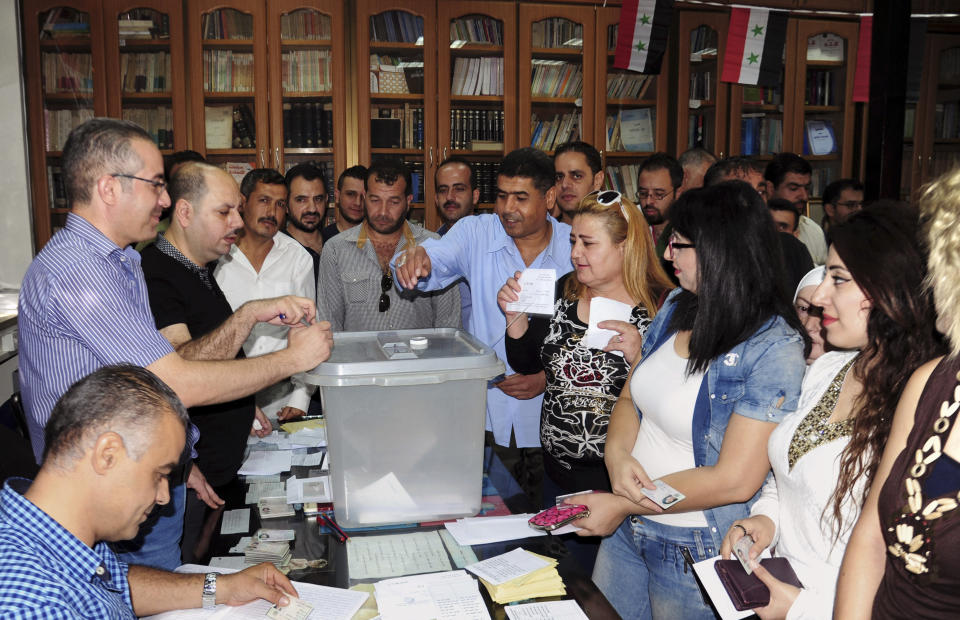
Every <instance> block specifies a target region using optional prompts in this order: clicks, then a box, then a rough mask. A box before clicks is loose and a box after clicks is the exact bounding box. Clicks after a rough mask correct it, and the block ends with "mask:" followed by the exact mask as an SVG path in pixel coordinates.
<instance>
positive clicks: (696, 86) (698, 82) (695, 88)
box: [690, 71, 716, 101]
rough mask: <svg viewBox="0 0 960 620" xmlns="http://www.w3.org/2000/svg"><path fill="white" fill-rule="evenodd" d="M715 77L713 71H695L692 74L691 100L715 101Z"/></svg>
mask: <svg viewBox="0 0 960 620" xmlns="http://www.w3.org/2000/svg"><path fill="white" fill-rule="evenodd" d="M715 79H716V78H715V77H714V75H713V73H712V72H711V71H694V72H692V73H691V74H690V99H697V100H701V101H702V100H705V99H706V100H709V99H713V87H714V81H715Z"/></svg>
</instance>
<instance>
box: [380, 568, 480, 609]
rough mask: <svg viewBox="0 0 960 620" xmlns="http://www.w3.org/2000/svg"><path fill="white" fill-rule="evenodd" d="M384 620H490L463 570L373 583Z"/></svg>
mask: <svg viewBox="0 0 960 620" xmlns="http://www.w3.org/2000/svg"><path fill="white" fill-rule="evenodd" d="M375 588H376V595H377V607H378V608H379V610H380V617H381V618H382V619H383V620H408V619H409V620H420V619H421V618H437V619H438V620H445V619H447V618H449V619H451V620H453V619H456V620H489V618H490V614H489V612H487V607H486V605H484V603H483V598H482V597H481V596H480V588H479V586H478V585H477V582H476V581H475V580H474V579H473V578H472V577H470V575H468V574H467V573H465V572H463V571H462V570H458V571H450V572H445V573H432V574H428V575H414V576H408V577H396V578H394V579H386V580H384V581H381V582H379V583H377V584H376V586H375Z"/></svg>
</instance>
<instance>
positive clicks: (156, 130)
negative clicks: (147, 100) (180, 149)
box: [122, 106, 174, 149]
mask: <svg viewBox="0 0 960 620" xmlns="http://www.w3.org/2000/svg"><path fill="white" fill-rule="evenodd" d="M122 116H123V120H126V121H132V122H134V123H136V124H138V125H140V126H141V127H143V128H144V129H145V130H146V131H147V133H149V134H150V135H151V136H153V139H154V141H155V142H156V143H157V146H158V147H159V148H161V149H172V148H174V146H173V145H174V142H173V137H174V136H173V110H172V109H171V108H170V106H159V107H149V108H139V107H138V108H124V109H123V114H122Z"/></svg>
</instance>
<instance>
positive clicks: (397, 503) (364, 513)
mask: <svg viewBox="0 0 960 620" xmlns="http://www.w3.org/2000/svg"><path fill="white" fill-rule="evenodd" d="M353 505H354V506H359V507H360V509H359V514H360V520H361V521H367V522H370V523H376V522H378V521H379V522H381V523H384V522H388V521H393V522H397V521H400V522H402V521H403V520H404V519H406V518H410V519H411V520H418V519H416V517H418V516H419V515H420V514H421V512H420V511H419V510H418V508H417V503H416V502H415V501H413V498H412V497H410V494H409V493H408V492H407V490H406V489H405V488H404V487H403V483H402V482H400V479H399V478H397V475H396V474H394V473H393V472H390V473H388V474H386V475H385V476H383V477H381V478H378V479H377V480H376V481H374V482H372V483H370V484H368V485H367V486H365V487H363V488H362V489H357V490H356V491H354V494H353ZM381 506H382V507H383V508H382V510H381V509H378V508H374V507H381ZM384 513H386V514H384Z"/></svg>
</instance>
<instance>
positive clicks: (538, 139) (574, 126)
mask: <svg viewBox="0 0 960 620" xmlns="http://www.w3.org/2000/svg"><path fill="white" fill-rule="evenodd" d="M580 123H581V116H580V112H579V111H576V112H568V113H566V114H563V115H560V114H554V115H553V119H551V120H541V119H540V118H539V117H538V116H537V113H536V112H534V113H533V115H532V117H531V122H530V134H531V138H530V146H532V147H533V148H536V149H540V150H541V151H552V150H554V149H555V148H556V147H557V146H559V145H561V144H563V143H564V142H571V141H573V140H579V139H580Z"/></svg>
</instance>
